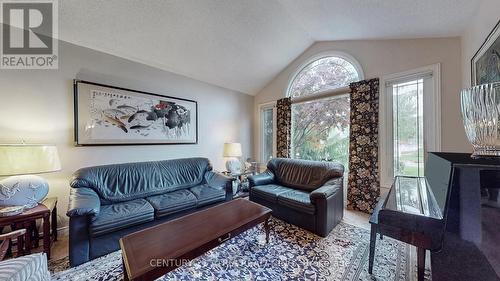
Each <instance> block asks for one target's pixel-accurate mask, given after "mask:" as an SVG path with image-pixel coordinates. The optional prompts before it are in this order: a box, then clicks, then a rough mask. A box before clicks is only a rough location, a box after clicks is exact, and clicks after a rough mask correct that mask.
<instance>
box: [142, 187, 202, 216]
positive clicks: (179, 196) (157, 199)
mask: <svg viewBox="0 0 500 281" xmlns="http://www.w3.org/2000/svg"><path fill="white" fill-rule="evenodd" d="M146 200H148V202H149V203H151V205H152V206H153V208H154V209H155V215H156V217H158V218H159V217H164V216H168V215H170V214H173V213H177V212H180V211H184V210H188V209H192V208H195V207H196V201H197V200H196V197H195V196H194V194H193V193H191V192H190V191H189V190H187V189H183V190H177V191H172V192H168V193H165V194H161V195H156V196H151V197H147V198H146Z"/></svg>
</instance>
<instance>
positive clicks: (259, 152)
mask: <svg viewBox="0 0 500 281" xmlns="http://www.w3.org/2000/svg"><path fill="white" fill-rule="evenodd" d="M270 107H273V108H275V107H276V101H270V102H266V103H261V104H259V105H258V106H257V108H258V109H257V115H258V116H257V121H258V122H257V151H256V152H257V161H259V162H261V163H267V159H262V147H263V144H262V121H263V120H262V110H263V109H265V108H270ZM276 129H277V127H276V110H273V157H275V156H276Z"/></svg>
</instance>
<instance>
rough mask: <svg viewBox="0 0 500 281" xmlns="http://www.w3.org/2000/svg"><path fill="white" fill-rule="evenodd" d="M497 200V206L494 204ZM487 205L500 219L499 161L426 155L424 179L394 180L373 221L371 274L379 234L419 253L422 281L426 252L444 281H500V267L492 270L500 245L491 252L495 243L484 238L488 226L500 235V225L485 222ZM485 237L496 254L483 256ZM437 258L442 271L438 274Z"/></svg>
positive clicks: (488, 237)
mask: <svg viewBox="0 0 500 281" xmlns="http://www.w3.org/2000/svg"><path fill="white" fill-rule="evenodd" d="M485 191H487V192H488V194H487V197H488V198H486V202H484V198H482V197H484V196H483V194H482V193H484V192H485ZM495 194H496V199H495V198H493V199H495V200H496V201H495V200H493V201H492V197H495ZM485 204H486V205H487V206H486V208H490V206H491V205H494V206H493V207H494V208H496V209H489V210H493V211H494V212H495V213H496V214H499V213H500V158H489V159H488V158H481V159H472V158H471V157H470V154H467V153H443V152H431V153H428V154H427V159H426V163H425V178H404V177H400V178H396V179H395V180H394V184H393V186H392V187H391V189H390V191H389V193H388V194H387V196H386V197H385V198H384V199H381V200H380V201H379V203H378V204H377V207H376V208H375V210H374V212H373V214H372V216H371V217H370V223H371V235H370V259H369V272H370V273H371V272H372V268H373V258H374V253H375V243H376V242H375V241H376V234H377V233H379V234H381V235H386V236H389V237H392V238H395V239H397V240H400V241H403V242H406V243H408V244H411V245H414V246H416V247H417V267H418V269H417V272H418V273H417V274H418V279H419V280H423V279H424V268H425V251H426V250H430V251H431V255H432V258H433V261H432V264H433V271H434V269H436V272H437V273H440V272H441V273H442V274H439V278H440V280H495V281H498V280H500V278H498V276H500V275H499V272H500V266H499V265H500V262H499V261H496V260H495V261H494V262H493V264H491V263H492V260H494V259H495V257H496V256H498V255H500V245H499V244H495V245H494V246H491V244H492V242H491V240H492V239H491V238H490V236H485V235H490V233H488V232H487V231H484V230H483V228H484V227H485V226H487V228H495V229H497V228H496V226H497V225H500V220H494V221H491V219H490V218H487V219H486V220H485V219H484V218H482V213H484V211H485V209H484V208H485ZM495 204H496V205H495ZM494 232H495V233H498V232H496V231H494ZM485 237H486V240H490V241H486V242H488V243H486V246H489V247H490V250H491V247H495V248H496V251H493V254H491V253H489V254H484V253H483V252H482V250H481V247H484V246H485V241H482V240H485ZM497 237H498V234H496V235H495V236H494V237H493V240H494V241H496V238H497ZM450 242H451V243H450ZM493 243H495V242H493ZM493 250H495V249H493ZM464 255H466V256H464ZM450 256H451V257H452V258H449V257H450ZM459 256H460V258H457V257H459ZM492 256H493V257H492ZM434 258H436V265H439V267H436V268H434V261H435V259H434ZM495 262H496V263H495ZM495 271H496V273H495ZM433 275H434V274H433ZM478 278H479V279H478Z"/></svg>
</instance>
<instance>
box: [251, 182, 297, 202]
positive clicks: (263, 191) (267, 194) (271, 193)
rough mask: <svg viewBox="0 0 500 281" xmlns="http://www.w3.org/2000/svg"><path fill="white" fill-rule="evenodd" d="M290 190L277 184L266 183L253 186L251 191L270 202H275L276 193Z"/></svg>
mask: <svg viewBox="0 0 500 281" xmlns="http://www.w3.org/2000/svg"><path fill="white" fill-rule="evenodd" d="M290 190H292V189H291V188H288V187H284V186H281V185H277V184H266V185H257V186H253V187H252V189H251V191H250V192H251V193H252V194H253V195H255V196H259V197H261V198H263V199H266V200H268V201H271V202H276V200H277V199H278V195H279V194H281V193H284V192H288V191H290Z"/></svg>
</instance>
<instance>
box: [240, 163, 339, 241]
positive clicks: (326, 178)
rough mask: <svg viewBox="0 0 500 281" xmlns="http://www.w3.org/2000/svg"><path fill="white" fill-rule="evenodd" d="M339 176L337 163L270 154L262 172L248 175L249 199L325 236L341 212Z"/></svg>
mask: <svg viewBox="0 0 500 281" xmlns="http://www.w3.org/2000/svg"><path fill="white" fill-rule="evenodd" d="M343 176H344V166H343V165H342V164H340V163H335V162H323V161H322V162H320V161H307V160H297V159H287V158H274V159H271V160H270V161H269V162H268V163H267V170H266V172H264V173H262V174H259V175H255V176H250V177H248V181H249V183H250V200H252V201H254V202H257V203H259V204H262V205H264V206H266V207H268V208H271V209H272V210H273V216H275V217H277V218H280V219H282V220H284V221H287V222H289V223H292V224H295V225H297V226H300V227H302V228H304V229H307V230H310V231H312V232H314V233H316V234H318V235H321V236H323V237H326V236H327V235H328V233H330V231H331V230H332V229H333V228H334V227H335V226H336V225H337V224H338V223H339V222H340V221H341V220H342V217H343V216H344V188H343V186H344V185H343Z"/></svg>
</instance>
